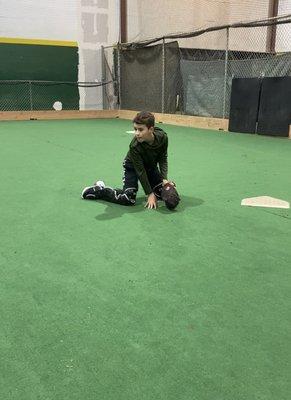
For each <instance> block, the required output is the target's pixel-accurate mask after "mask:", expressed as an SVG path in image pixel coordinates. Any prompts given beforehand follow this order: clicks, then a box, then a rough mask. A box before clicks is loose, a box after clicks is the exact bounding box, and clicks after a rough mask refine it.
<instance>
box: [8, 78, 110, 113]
mask: <svg viewBox="0 0 291 400" xmlns="http://www.w3.org/2000/svg"><path fill="white" fill-rule="evenodd" d="M113 85H114V83H113V82H112V81H107V82H105V81H104V82H100V83H96V82H62V81H41V80H0V111H32V110H35V111H36V110H43V111H49V110H82V109H83V110H85V109H86V110H90V109H92V110H96V109H108V108H110V106H112V104H111V105H110V104H109V102H108V101H107V98H108V96H107V93H109V92H112V91H113ZM88 98H89V99H90V101H88Z"/></svg>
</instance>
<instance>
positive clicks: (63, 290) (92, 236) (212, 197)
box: [0, 119, 291, 400]
mask: <svg viewBox="0 0 291 400" xmlns="http://www.w3.org/2000/svg"><path fill="white" fill-rule="evenodd" d="M160 126H161V127H163V128H164V130H165V131H166V132H167V133H168V136H169V178H170V179H172V180H174V181H175V182H176V184H177V188H178V191H179V192H180V195H181V203H180V205H179V206H178V209H177V210H176V211H174V212H171V211H169V210H167V209H166V208H165V206H164V205H162V204H160V206H159V208H158V210H157V211H155V210H148V209H145V208H144V203H145V202H144V200H145V196H144V194H143V191H142V189H141V188H140V190H139V192H138V201H137V205H136V206H134V207H124V206H120V205H116V204H109V203H105V202H102V201H100V202H95V201H85V200H82V199H81V198H80V193H81V191H82V189H83V187H84V186H88V185H91V184H92V183H93V182H94V181H96V180H98V179H102V180H104V181H105V183H106V184H108V185H109V186H113V187H121V186H122V183H121V182H122V161H123V158H124V156H125V154H126V152H127V149H128V144H129V142H130V140H131V135H130V134H128V133H126V131H127V130H132V125H131V122H130V121H126V120H120V119H113V120H101V119H100V120H78V121H76V120H75V121H72V120H70V121H25V122H16V121H12V122H1V123H0V143H1V146H0V169H1V185H0V196H1V221H0V222H1V249H0V266H1V269H0V273H1V279H0V299H1V301H0V315H1V323H0V355H1V357H0V398H1V399H3V400H10V399H12V400H96V399H98V400H159V399H162V400H287V399H288V400H289V399H290V393H291V382H290V376H291V367H290V355H291V312H290V310H291V296H290V285H291V273H290V271H291V212H290V210H286V209H285V210H282V209H270V208H251V207H242V206H241V205H240V203H241V200H242V199H243V198H245V197H254V196H261V195H269V196H272V197H276V198H279V199H283V200H286V201H289V202H290V201H291V184H290V182H291V180H290V173H291V141H289V140H288V139H280V138H271V137H263V136H256V135H246V134H228V133H225V132H214V131H207V130H198V129H193V128H186V127H177V126H171V125H160Z"/></svg>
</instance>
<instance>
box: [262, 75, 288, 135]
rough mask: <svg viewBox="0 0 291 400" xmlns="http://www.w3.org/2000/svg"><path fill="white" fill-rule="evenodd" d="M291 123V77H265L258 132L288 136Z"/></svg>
mask: <svg viewBox="0 0 291 400" xmlns="http://www.w3.org/2000/svg"><path fill="white" fill-rule="evenodd" d="M289 125H291V77H289V76H285V77H281V78H264V79H263V83H262V91H261V101H260V109H259V117H258V128H257V133H259V134H262V135H271V136H288V134H289Z"/></svg>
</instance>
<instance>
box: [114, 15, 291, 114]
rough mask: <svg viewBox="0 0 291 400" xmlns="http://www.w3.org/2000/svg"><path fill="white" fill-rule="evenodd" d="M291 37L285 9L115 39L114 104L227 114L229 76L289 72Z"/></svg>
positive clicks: (254, 76)
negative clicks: (146, 36) (274, 14)
mask: <svg viewBox="0 0 291 400" xmlns="http://www.w3.org/2000/svg"><path fill="white" fill-rule="evenodd" d="M290 12H291V7H290ZM238 16H239V14H238V15H235V17H236V18H238ZM222 21H223V18H222ZM139 38H140V36H139ZM290 39H291V14H286V15H281V16H277V17H268V16H267V17H266V18H264V19H257V20H252V21H244V22H234V23H232V24H219V25H216V26H206V25H205V26H204V27H202V28H200V29H197V30H194V31H191V32H190V31H189V32H186V33H185V32H183V33H174V34H168V35H161V36H157V37H155V38H152V39H143V38H142V40H138V41H132V42H128V43H119V44H118V45H117V47H116V49H115V56H114V59H115V68H114V71H115V73H116V82H117V86H118V106H119V107H120V108H121V109H129V110H150V111H153V112H163V113H170V114H175V113H176V114H187V115H197V116H206V117H217V118H227V117H228V116H229V108H230V94H231V85H232V80H233V78H252V77H253V78H264V77H281V76H291V40H290Z"/></svg>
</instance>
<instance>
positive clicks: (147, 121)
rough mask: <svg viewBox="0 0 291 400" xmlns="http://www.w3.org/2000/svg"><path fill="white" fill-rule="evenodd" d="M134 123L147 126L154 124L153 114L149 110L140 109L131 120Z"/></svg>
mask: <svg viewBox="0 0 291 400" xmlns="http://www.w3.org/2000/svg"><path fill="white" fill-rule="evenodd" d="M132 122H133V123H134V124H138V125H146V127H147V128H151V127H152V126H155V116H154V114H152V113H150V112H149V111H141V112H139V113H137V114H136V116H135V117H134V119H133V120H132Z"/></svg>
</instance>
